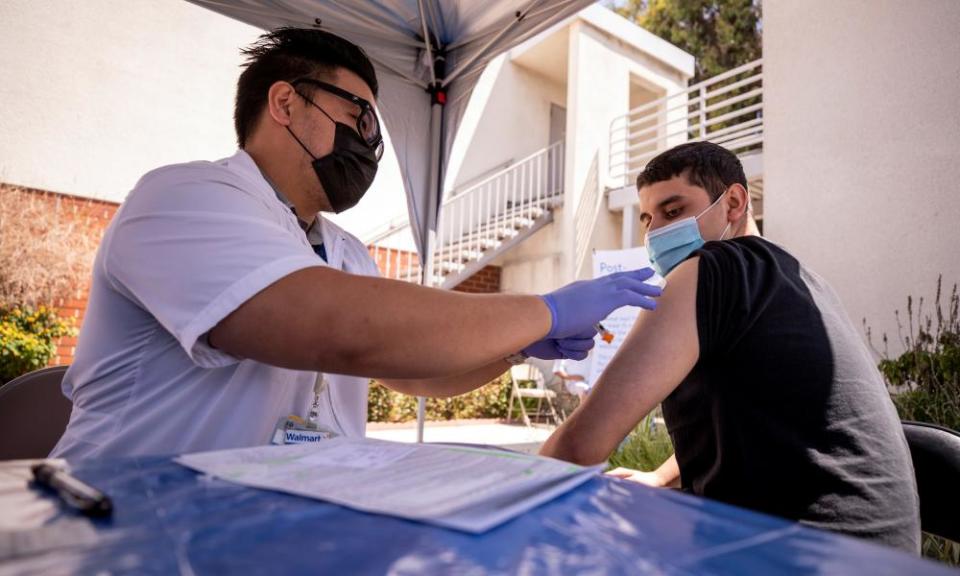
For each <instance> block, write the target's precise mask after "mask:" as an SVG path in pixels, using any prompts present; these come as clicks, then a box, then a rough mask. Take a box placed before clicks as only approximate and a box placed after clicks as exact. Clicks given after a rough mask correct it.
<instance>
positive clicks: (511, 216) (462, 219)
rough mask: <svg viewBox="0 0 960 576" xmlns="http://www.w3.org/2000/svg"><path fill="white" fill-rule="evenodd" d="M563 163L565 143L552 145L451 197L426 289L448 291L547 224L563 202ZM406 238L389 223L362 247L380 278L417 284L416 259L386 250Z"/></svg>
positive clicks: (400, 227) (402, 226) (403, 227)
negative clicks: (394, 242)
mask: <svg viewBox="0 0 960 576" xmlns="http://www.w3.org/2000/svg"><path fill="white" fill-rule="evenodd" d="M563 158H564V143H563V142H562V141H561V142H556V143H554V144H551V145H550V146H547V147H546V148H544V149H542V150H539V151H537V152H535V153H533V154H531V155H529V156H527V157H526V158H523V159H521V160H519V161H517V162H514V163H512V164H510V165H509V166H506V167H504V168H502V169H500V170H498V171H496V172H494V173H493V174H490V175H489V176H487V177H485V178H483V179H482V180H479V181H478V182H476V183H473V184H470V185H469V186H467V187H466V188H464V189H462V190H456V191H453V192H452V193H450V194H449V197H448V198H447V199H446V200H444V202H443V204H442V205H441V209H440V219H439V222H438V227H437V246H436V248H435V250H434V253H433V254H432V255H431V257H432V258H433V278H432V281H431V285H433V286H436V287H440V288H453V287H454V286H456V285H457V284H459V283H460V282H462V281H464V280H466V279H467V278H469V277H470V276H472V275H473V274H475V273H476V272H478V271H479V270H481V269H482V268H483V267H485V266H487V265H488V264H489V263H490V262H491V261H493V260H494V259H495V258H497V257H498V256H500V255H501V254H503V253H504V252H506V251H508V250H510V249H511V248H513V247H514V246H516V245H518V244H520V243H521V242H523V241H524V240H526V239H527V238H529V237H530V236H531V235H533V234H534V233H535V232H537V231H538V230H540V229H541V228H543V227H544V226H546V225H547V224H549V223H550V222H552V221H553V210H554V209H555V208H556V207H558V206H560V205H561V204H562V202H563V177H564V166H563ZM409 233H410V228H409V224H408V223H407V222H406V221H398V222H394V223H392V224H390V225H388V226H387V227H386V229H384V230H382V231H380V232H379V233H377V234H375V235H374V236H373V237H371V238H368V239H367V245H368V246H369V249H370V253H371V255H372V256H373V257H374V259H375V260H376V261H377V264H378V266H379V267H380V270H381V273H382V274H383V275H384V276H385V277H388V278H393V279H395V280H404V281H408V282H417V283H420V282H421V281H422V275H423V270H422V269H421V266H420V262H419V259H418V258H417V255H416V254H415V253H414V252H411V251H410V250H404V249H400V248H395V247H392V246H391V239H395V238H396V237H398V236H400V235H403V234H409Z"/></svg>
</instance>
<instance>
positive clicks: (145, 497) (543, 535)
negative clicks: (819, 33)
mask: <svg viewBox="0 0 960 576" xmlns="http://www.w3.org/2000/svg"><path fill="white" fill-rule="evenodd" d="M73 473H74V475H76V476H77V477H78V478H80V479H81V480H84V481H86V482H88V483H90V484H91V485H94V486H96V487H98V488H100V489H101V490H103V491H104V492H106V493H107V494H109V495H110V496H111V498H112V499H113V503H114V515H113V517H112V518H108V519H103V520H91V519H88V518H85V517H83V516H79V515H76V514H75V513H74V512H72V511H69V510H68V509H66V508H64V507H62V505H61V504H60V503H59V501H58V500H57V499H56V498H55V497H53V496H51V495H47V494H44V493H43V492H40V491H37V490H35V489H33V488H31V487H30V486H29V484H28V480H29V468H28V466H27V464H26V463H25V462H23V461H21V462H20V463H19V464H18V463H14V462H11V463H0V574H18V575H19V574H92V573H100V574H107V573H109V574H177V573H179V574H226V573H243V574H284V573H285V574H297V573H299V574H387V573H389V574H630V575H635V574H764V575H766V574H870V575H871V576H879V575H883V574H898V575H903V574H906V575H910V576H920V575H924V574H955V573H954V572H953V571H952V570H949V569H948V568H947V567H946V566H943V565H938V564H935V563H933V562H931V561H928V560H924V559H921V558H919V557H916V556H912V555H910V554H906V553H902V552H898V551H896V550H892V549H887V548H884V547H881V546H878V545H874V544H871V543H868V542H863V541H859V540H855V539H853V538H848V537H844V536H839V535H836V534H831V533H828V532H824V531H820V530H815V529H812V528H807V527H803V526H800V525H798V524H793V523H789V522H786V521H784V520H781V519H778V518H773V517H770V516H765V515H761V514H756V513H753V512H750V511H747V510H743V509H740V508H736V507H732V506H727V505H724V504H720V503H717V502H713V501H709V500H705V499H702V498H697V497H693V496H690V495H687V494H682V493H679V492H675V491H672V490H664V489H653V488H648V487H645V486H641V485H637V484H632V483H627V482H625V481H621V480H614V479H610V478H605V477H598V478H596V479H593V480H590V481H589V482H587V483H586V484H583V485H582V486H580V487H579V488H577V489H575V490H573V491H572V492H569V493H568V494H566V495H564V496H562V497H560V498H558V499H556V500H553V501H551V502H549V503H547V504H544V505H542V506H540V507H538V508H536V509H535V510H533V511H531V512H529V513H527V514H525V515H523V516H521V517H519V518H517V519H515V520H512V521H510V522H508V523H506V524H504V525H502V526H500V527H498V528H495V529H494V530H491V531H489V532H487V533H485V534H482V535H471V534H466V533H461V532H457V531H453V530H447V529H444V528H439V527H434V526H429V525H426V524H421V523H417V522H412V521H407V520H401V519H398V518H392V517H387V516H380V515H375V514H366V513H362V512H357V511H354V510H350V509H347V508H343V507H341V506H337V505H334V504H328V503H325V502H320V501H316V500H310V499H306V498H301V497H297V496H292V495H287V494H281V493H277V492H269V491H265V490H257V489H252V488H245V487H242V486H238V485H234V484H230V483H228V482H226V481H222V480H218V479H213V478H210V477H208V476H201V475H198V474H197V473H195V472H193V471H191V470H189V469H187V468H184V467H181V466H179V465H177V464H175V463H173V462H172V461H171V460H170V458H164V457H150V458H124V459H113V460H102V461H88V462H80V463H77V464H76V465H75V466H73Z"/></svg>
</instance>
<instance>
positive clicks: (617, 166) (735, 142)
mask: <svg viewBox="0 0 960 576" xmlns="http://www.w3.org/2000/svg"><path fill="white" fill-rule="evenodd" d="M741 129H749V131H748V132H745V133H744V134H743V136H749V138H742V139H741V138H737V137H731V136H730V134H739V133H740V130H741ZM700 140H710V141H716V142H717V143H718V144H720V145H722V146H726V147H727V148H730V149H732V150H738V149H743V148H745V147H754V148H755V147H758V146H762V144H763V60H762V59H759V60H755V61H753V62H749V63H747V64H744V65H743V66H739V67H737V68H734V69H732V70H728V71H727V72H724V73H722V74H718V75H717V76H714V77H712V78H708V79H706V80H704V81H702V82H699V83H697V84H694V85H693V86H690V87H688V88H687V89H686V90H684V91H682V92H677V93H673V94H668V95H666V96H663V97H661V98H658V99H657V100H654V101H652V102H648V103H646V104H642V105H640V106H637V107H636V108H634V109H632V110H630V111H629V112H627V113H626V114H623V115H621V116H618V117H617V118H614V119H613V121H611V123H610V148H609V156H610V161H609V167H608V171H609V174H610V176H611V178H614V179H619V178H622V179H623V180H624V181H628V180H629V179H630V178H631V177H632V176H634V175H635V174H637V173H638V172H639V171H640V170H642V169H643V167H644V166H645V165H646V162H647V161H649V160H650V159H651V158H653V157H654V156H656V155H657V154H658V153H660V152H662V151H663V150H665V149H667V148H668V147H670V146H674V145H677V144H680V143H682V142H686V141H700Z"/></svg>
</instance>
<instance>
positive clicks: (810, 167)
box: [763, 0, 960, 352]
mask: <svg viewBox="0 0 960 576" xmlns="http://www.w3.org/2000/svg"><path fill="white" fill-rule="evenodd" d="M763 36H764V46H763V56H764V75H765V78H764V90H765V94H764V101H765V102H764V106H765V111H764V124H765V132H766V135H765V140H766V141H765V144H764V156H765V158H764V165H765V182H764V189H765V194H766V198H765V206H764V212H765V232H766V234H767V236H768V237H769V238H770V239H772V240H773V241H775V242H778V243H781V244H782V245H784V246H785V247H786V248H788V249H789V250H791V251H792V252H793V253H794V254H796V255H797V256H798V257H799V258H800V259H801V260H802V261H804V262H806V263H807V264H808V265H809V266H811V267H812V268H813V269H815V270H816V271H818V272H819V273H820V274H821V275H822V276H824V277H825V278H826V279H827V280H828V281H829V282H830V283H831V284H832V285H833V286H834V288H835V289H836V290H837V291H838V293H839V294H840V297H841V298H842V300H843V302H844V303H845V304H846V306H847V309H848V311H849V313H850V316H851V317H852V319H853V320H854V322H855V323H857V324H858V325H859V323H860V321H861V319H862V318H866V319H867V321H868V322H869V324H870V325H872V326H873V329H874V334H875V335H879V334H880V333H881V332H884V331H885V332H887V333H889V334H890V335H891V337H892V338H891V343H894V342H896V341H897V338H896V331H897V328H896V323H895V320H894V310H895V309H898V308H899V309H901V310H903V309H904V307H905V305H906V298H907V295H913V296H914V297H915V298H916V297H919V296H926V297H927V299H928V300H929V299H930V298H931V297H932V293H933V290H934V287H935V283H936V280H937V275H938V274H943V276H944V283H945V284H949V285H951V286H952V284H953V283H955V282H958V281H960V255H958V254H960V2H956V1H954V0H922V1H917V2H896V1H893V0H883V1H875V0H848V1H846V2H833V1H830V0H811V1H809V2H772V3H769V4H765V5H764V33H763ZM874 339H875V340H877V339H878V338H877V337H876V336H875V338H874ZM898 348H899V346H892V347H891V352H896V349H898Z"/></svg>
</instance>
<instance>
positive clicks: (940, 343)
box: [867, 278, 960, 430]
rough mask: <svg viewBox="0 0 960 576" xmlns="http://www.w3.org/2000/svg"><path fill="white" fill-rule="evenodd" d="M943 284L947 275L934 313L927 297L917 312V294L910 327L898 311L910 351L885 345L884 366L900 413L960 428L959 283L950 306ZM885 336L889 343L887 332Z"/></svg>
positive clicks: (905, 417)
mask: <svg viewBox="0 0 960 576" xmlns="http://www.w3.org/2000/svg"><path fill="white" fill-rule="evenodd" d="M941 288H942V278H941V279H938V280H937V295H936V301H935V302H934V314H933V315H932V316H931V315H930V314H927V315H924V313H923V304H924V302H923V298H921V299H920V300H919V301H918V305H917V310H916V313H914V307H913V298H912V297H908V298H907V326H906V327H904V326H903V323H902V321H901V318H900V311H899V310H898V311H896V312H895V314H896V318H897V326H898V329H899V336H900V339H901V342H902V343H903V347H904V352H903V353H902V354H900V356H898V357H896V358H892V359H891V358H889V357H888V356H887V354H886V350H885V352H884V354H883V355H882V356H883V360H881V361H880V371H881V372H882V373H883V375H884V377H885V378H886V380H887V383H888V384H890V385H891V386H892V387H894V392H893V393H892V395H891V397H892V398H893V402H894V404H896V406H897V412H898V413H899V414H900V418H902V419H903V420H916V421H918V422H930V423H931V424H939V425H940V426H946V427H947V428H952V429H954V430H960V295H958V293H957V286H956V285H954V286H953V291H952V292H951V293H950V296H949V299H948V302H947V304H946V309H944V306H943V303H942V290H941ZM904 330H906V331H907V333H906V334H904ZM867 336H868V338H869V337H870V330H869V329H867ZM883 342H884V348H885V349H886V345H887V335H886V334H884V335H883Z"/></svg>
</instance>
